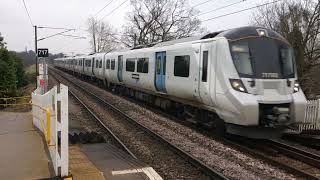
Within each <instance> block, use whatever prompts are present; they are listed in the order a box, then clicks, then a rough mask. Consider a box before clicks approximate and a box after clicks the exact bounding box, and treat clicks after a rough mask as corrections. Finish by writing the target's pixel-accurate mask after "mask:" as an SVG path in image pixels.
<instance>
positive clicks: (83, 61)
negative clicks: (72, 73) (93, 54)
mask: <svg viewBox="0 0 320 180" xmlns="http://www.w3.org/2000/svg"><path fill="white" fill-rule="evenodd" d="M84 64H85V58H83V59H82V62H81V65H82V72H80V73H81V74H84Z"/></svg>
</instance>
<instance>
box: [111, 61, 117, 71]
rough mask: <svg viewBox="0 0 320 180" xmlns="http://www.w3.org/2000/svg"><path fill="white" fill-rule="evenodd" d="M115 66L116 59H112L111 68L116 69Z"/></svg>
mask: <svg viewBox="0 0 320 180" xmlns="http://www.w3.org/2000/svg"><path fill="white" fill-rule="evenodd" d="M115 66H116V62H115V59H112V60H111V69H112V70H114V68H115Z"/></svg>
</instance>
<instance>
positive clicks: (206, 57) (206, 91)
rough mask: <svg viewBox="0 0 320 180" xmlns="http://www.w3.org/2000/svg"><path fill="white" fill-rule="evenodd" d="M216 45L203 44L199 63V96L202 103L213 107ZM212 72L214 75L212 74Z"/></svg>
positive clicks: (210, 43)
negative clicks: (212, 90) (212, 92)
mask: <svg viewBox="0 0 320 180" xmlns="http://www.w3.org/2000/svg"><path fill="white" fill-rule="evenodd" d="M214 54H215V45H214V44H213V43H212V42H208V43H201V53H200V62H199V68H200V71H199V72H200V73H199V94H200V98H201V101H202V102H203V103H204V104H206V105H213V103H212V96H211V95H212V94H211V93H210V91H211V88H213V89H214V87H213V86H214V85H215V83H214V80H215V78H214V77H212V75H213V74H214V69H213V68H212V67H213V66H212V65H211V64H214V63H213V62H214ZM211 71H212V73H211Z"/></svg>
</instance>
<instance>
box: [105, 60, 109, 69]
mask: <svg viewBox="0 0 320 180" xmlns="http://www.w3.org/2000/svg"><path fill="white" fill-rule="evenodd" d="M106 69H110V59H107V63H106Z"/></svg>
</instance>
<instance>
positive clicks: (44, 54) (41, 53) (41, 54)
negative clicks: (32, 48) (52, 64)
mask: <svg viewBox="0 0 320 180" xmlns="http://www.w3.org/2000/svg"><path fill="white" fill-rule="evenodd" d="M37 55H38V57H49V50H48V49H44V48H41V49H40V48H39V49H38V52H37Z"/></svg>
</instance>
